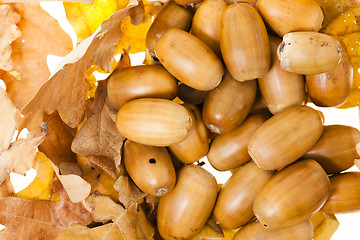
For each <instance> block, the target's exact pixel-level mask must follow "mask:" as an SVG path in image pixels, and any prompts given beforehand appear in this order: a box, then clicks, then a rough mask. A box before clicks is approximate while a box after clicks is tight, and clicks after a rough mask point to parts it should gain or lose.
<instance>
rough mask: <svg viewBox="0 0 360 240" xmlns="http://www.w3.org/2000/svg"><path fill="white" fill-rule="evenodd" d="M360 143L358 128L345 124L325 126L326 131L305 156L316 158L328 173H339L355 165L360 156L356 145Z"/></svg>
mask: <svg viewBox="0 0 360 240" xmlns="http://www.w3.org/2000/svg"><path fill="white" fill-rule="evenodd" d="M358 143H360V132H359V130H358V129H356V128H353V127H349V126H344V125H330V126H324V131H323V133H322V135H321V137H320V139H319V141H318V142H317V143H316V145H315V146H314V147H313V148H311V149H310V150H309V151H308V152H307V153H305V154H304V156H303V158H311V159H314V160H316V161H317V162H318V163H320V165H321V166H322V167H323V168H324V169H325V171H326V172H327V173H328V174H334V173H339V172H341V171H344V170H346V169H348V168H350V167H352V166H353V165H354V159H355V158H359V157H360V156H359V154H358V153H357V151H356V145H357V144H358Z"/></svg>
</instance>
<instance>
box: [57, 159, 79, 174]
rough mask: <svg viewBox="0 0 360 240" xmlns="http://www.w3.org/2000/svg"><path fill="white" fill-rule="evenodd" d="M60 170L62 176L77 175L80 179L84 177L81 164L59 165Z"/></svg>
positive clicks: (66, 163)
mask: <svg viewBox="0 0 360 240" xmlns="http://www.w3.org/2000/svg"><path fill="white" fill-rule="evenodd" d="M59 169H60V174H61V175H68V174H75V175H78V176H80V177H81V176H82V175H83V171H82V170H81V168H80V166H79V164H77V163H73V162H62V163H60V165H59Z"/></svg>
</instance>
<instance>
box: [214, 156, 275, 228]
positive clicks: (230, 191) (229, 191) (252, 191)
mask: <svg viewBox="0 0 360 240" xmlns="http://www.w3.org/2000/svg"><path fill="white" fill-rule="evenodd" d="M272 175H273V174H272V172H271V171H265V170H262V169H260V168H259V167H258V166H256V164H255V163H254V162H252V161H251V162H249V163H247V164H245V165H244V166H242V167H240V168H239V169H238V170H237V171H236V172H235V173H234V174H233V175H232V176H231V177H230V178H229V180H228V181H227V182H226V183H225V184H224V185H223V186H222V188H221V189H220V192H219V196H218V199H217V201H216V204H215V208H214V216H215V218H216V220H217V221H218V222H219V223H220V226H222V227H223V228H226V229H234V228H239V227H241V226H243V225H245V224H246V223H248V222H249V221H251V219H253V218H254V212H253V203H254V199H255V197H256V196H257V195H258V194H259V193H260V192H261V190H262V188H263V187H264V186H265V184H266V183H267V182H268V181H269V180H270V178H271V177H272Z"/></svg>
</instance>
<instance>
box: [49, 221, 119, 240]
mask: <svg viewBox="0 0 360 240" xmlns="http://www.w3.org/2000/svg"><path fill="white" fill-rule="evenodd" d="M79 239H84V240H85V239H86V240H123V238H122V236H121V232H120V231H119V228H118V227H117V225H116V224H115V223H108V224H105V225H102V226H100V227H95V228H88V227H85V226H83V225H81V224H74V225H72V226H71V227H70V228H68V229H66V230H65V231H63V232H62V233H60V234H59V235H58V236H57V237H56V239H55V240H79Z"/></svg>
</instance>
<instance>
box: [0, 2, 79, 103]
mask: <svg viewBox="0 0 360 240" xmlns="http://www.w3.org/2000/svg"><path fill="white" fill-rule="evenodd" d="M11 6H12V10H13V11H14V12H16V13H17V14H19V15H20V16H21V19H20V21H19V23H18V27H19V29H20V31H21V37H19V38H18V39H17V40H16V41H14V42H13V43H12V45H11V47H12V54H11V59H12V61H13V62H14V67H13V69H12V71H11V72H2V73H0V78H3V80H4V81H5V83H6V86H7V89H6V91H7V92H8V93H9V96H10V98H11V100H12V101H13V102H14V104H15V106H16V107H17V108H18V109H21V108H22V107H24V106H25V104H26V103H28V102H29V101H30V100H31V99H32V98H33V97H34V96H35V94H36V92H37V91H38V90H39V88H40V87H41V85H42V84H43V83H45V82H46V81H47V80H48V78H49V76H50V71H49V68H48V65H47V62H46V59H47V56H48V55H56V56H61V57H63V56H65V55H66V54H68V53H69V52H70V51H71V50H72V48H73V44H72V41H71V38H70V37H69V35H67V34H66V33H65V32H64V30H63V29H62V28H61V27H60V25H59V23H58V22H57V21H56V20H55V19H54V18H53V17H51V16H50V15H49V14H48V13H47V12H46V11H45V10H43V9H42V8H41V7H40V5H39V3H29V2H28V3H14V4H11Z"/></svg>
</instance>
